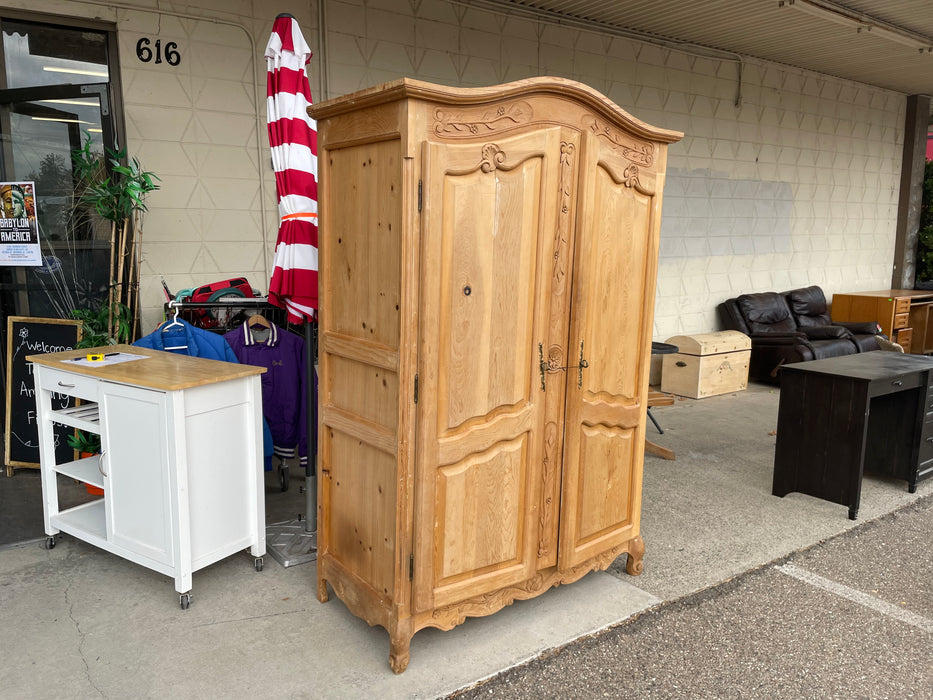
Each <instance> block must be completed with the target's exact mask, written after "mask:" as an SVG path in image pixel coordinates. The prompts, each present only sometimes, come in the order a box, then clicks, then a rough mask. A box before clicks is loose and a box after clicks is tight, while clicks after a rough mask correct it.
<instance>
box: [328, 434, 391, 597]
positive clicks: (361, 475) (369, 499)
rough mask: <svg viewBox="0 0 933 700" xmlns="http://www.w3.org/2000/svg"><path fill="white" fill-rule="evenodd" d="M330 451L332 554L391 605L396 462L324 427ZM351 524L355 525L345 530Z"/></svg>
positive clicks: (329, 487)
mask: <svg viewBox="0 0 933 700" xmlns="http://www.w3.org/2000/svg"><path fill="white" fill-rule="evenodd" d="M323 437H324V439H325V440H326V441H327V442H328V444H327V446H326V449H327V451H328V452H329V453H331V454H333V455H334V459H333V461H332V462H331V463H330V464H329V465H328V466H327V485H326V488H327V489H328V492H329V493H328V500H329V503H330V509H331V518H332V522H330V523H328V524H327V525H328V526H329V527H330V528H332V530H331V532H332V535H331V537H330V539H329V543H328V555H329V556H330V557H333V558H334V559H335V560H336V561H337V562H339V564H340V566H341V567H342V568H343V569H344V571H346V572H348V573H349V574H351V575H352V576H353V577H355V578H356V579H358V580H360V581H365V582H366V583H367V584H368V585H369V586H370V587H371V588H372V593H373V594H374V595H375V596H378V597H379V598H382V599H383V600H385V601H387V602H391V601H393V600H394V598H395V596H396V593H397V592H396V591H395V584H394V583H393V581H394V573H395V548H396V542H395V521H396V507H397V503H396V495H395V494H396V490H395V480H396V467H395V458H394V457H393V456H392V455H390V454H387V453H385V452H382V451H381V450H378V449H375V448H373V447H370V446H368V445H366V444H364V443H363V442H362V441H360V440H359V439H357V438H355V437H354V436H352V435H348V434H345V433H341V432H339V431H338V430H335V429H332V428H331V429H325V433H324V436H323ZM343 522H348V523H353V526H352V527H344V526H342V523H343Z"/></svg>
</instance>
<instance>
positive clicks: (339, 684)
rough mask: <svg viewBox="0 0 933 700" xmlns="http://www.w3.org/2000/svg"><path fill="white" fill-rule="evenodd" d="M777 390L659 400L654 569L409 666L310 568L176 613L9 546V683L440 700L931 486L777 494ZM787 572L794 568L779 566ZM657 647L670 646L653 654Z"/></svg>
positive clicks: (414, 658)
mask: <svg viewBox="0 0 933 700" xmlns="http://www.w3.org/2000/svg"><path fill="white" fill-rule="evenodd" d="M777 406H778V393H777V391H776V390H775V389H773V388H770V387H767V386H764V385H752V386H751V387H750V388H749V389H748V390H746V391H743V392H739V393H736V394H728V395H724V396H720V397H713V398H709V399H704V400H702V401H693V400H689V399H688V400H683V401H677V402H675V404H674V405H673V406H671V407H666V408H660V409H655V410H654V411H653V413H654V415H655V417H656V418H657V419H658V421H659V422H660V424H661V426H662V427H663V428H664V430H665V433H664V435H657V433H656V432H655V431H654V428H653V427H651V426H650V425H649V427H648V430H649V438H650V439H652V440H653V441H655V442H657V443H659V444H663V445H665V446H667V447H670V448H672V449H673V450H674V451H675V452H676V455H677V457H676V460H675V461H673V462H669V461H665V460H662V459H660V458H657V457H653V456H650V455H649V456H647V457H646V460H645V479H644V482H645V487H644V506H643V525H642V533H643V537H644V539H645V542H646V547H647V549H646V554H645V571H644V573H643V574H642V575H641V576H640V577H631V576H628V575H627V574H625V573H624V561H620V562H616V563H615V564H613V566H612V567H611V568H610V569H609V571H607V572H598V573H592V574H589V575H587V576H586V577H584V578H583V579H582V580H580V581H578V582H576V583H574V584H572V585H569V586H562V587H559V588H556V589H553V590H551V591H548V592H547V593H545V594H543V595H541V596H539V597H538V598H535V599H533V600H530V601H522V602H516V603H515V604H514V605H512V606H510V607H508V608H506V609H504V610H502V611H500V612H499V613H497V614H495V615H492V616H490V617H487V618H474V619H469V620H467V621H466V623H464V624H463V625H461V626H459V627H457V628H455V629H454V630H451V631H449V632H440V631H438V630H434V629H427V630H423V631H420V632H418V633H417V634H416V635H415V636H414V638H413V640H412V645H411V663H410V665H409V667H408V670H407V671H406V672H405V673H403V674H401V675H399V676H396V675H394V674H393V673H392V672H391V670H390V669H389V665H388V653H389V641H388V635H387V633H386V632H385V631H384V630H383V629H381V628H370V627H368V626H367V625H366V623H365V622H362V621H361V620H359V619H357V618H355V617H353V616H352V615H350V614H349V612H348V611H347V610H346V608H345V607H344V606H343V604H342V603H341V602H340V601H339V599H337V598H336V597H334V598H332V600H331V602H329V603H327V604H321V603H319V602H318V601H317V599H316V598H315V595H314V591H315V589H316V581H315V565H314V564H313V563H311V564H303V565H301V566H296V567H290V568H288V569H285V568H282V567H281V566H279V565H278V564H277V563H276V562H275V561H274V560H273V559H272V558H271V557H267V563H266V566H265V568H264V570H263V571H262V572H260V573H257V572H255V571H254V569H253V566H252V558H251V557H250V556H249V555H247V554H244V555H242V556H234V557H230V558H228V559H226V560H224V561H222V562H219V563H218V564H216V565H213V566H211V567H209V568H207V569H205V570H202V571H199V572H196V573H195V575H194V588H193V594H194V602H193V603H192V605H191V607H190V609H188V610H187V611H182V610H180V608H179V607H178V602H177V600H178V599H177V595H176V594H175V593H174V590H173V586H172V581H171V580H170V579H168V578H166V577H164V576H161V575H160V574H156V573H154V572H151V571H148V570H146V569H143V568H142V567H139V566H136V565H134V564H131V563H130V562H127V561H124V560H122V559H119V558H118V557H115V556H112V555H110V554H107V553H105V552H102V551H100V550H97V549H95V548H94V547H92V546H90V545H87V544H84V543H82V542H79V541H76V540H74V539H73V538H69V537H61V538H60V540H59V543H58V545H57V546H56V547H55V548H54V549H53V550H50V551H46V550H44V549H43V548H42V547H41V544H40V543H33V544H29V545H28V546H22V547H17V548H13V549H7V550H3V551H0V626H2V629H4V630H5V631H6V634H5V635H4V637H3V641H2V642H0V646H2V653H3V657H4V663H3V665H2V667H0V688H2V689H3V691H2V694H3V697H5V698H6V697H9V698H92V697H105V698H125V697H134V698H143V697H156V698H161V697H172V698H195V697H197V698H216V697H230V696H247V695H253V696H258V697H276V698H328V699H330V698H338V699H339V698H362V697H367V698H368V697H381V698H436V697H443V696H446V695H448V694H450V693H453V692H456V691H457V690H459V689H462V688H467V687H470V686H473V685H474V684H475V683H477V682H478V681H481V680H483V679H486V678H490V677H492V676H494V675H496V674H497V673H499V672H500V671H502V670H504V669H508V668H510V667H513V666H517V665H520V664H523V663H525V662H527V661H529V660H532V659H535V658H537V657H538V656H540V655H541V654H543V653H545V652H547V651H548V650H551V649H555V648H559V647H563V646H565V645H567V644H569V643H571V642H573V641H574V640H577V639H579V638H581V637H585V636H587V635H591V634H593V633H594V632H597V631H599V630H603V629H605V628H608V627H610V626H613V625H617V624H618V623H620V622H623V621H625V620H628V619H630V618H632V617H633V616H634V615H636V614H638V613H640V612H643V611H645V610H648V609H650V608H653V607H656V606H658V605H660V604H661V603H662V602H665V601H674V600H676V599H679V598H681V597H683V596H687V595H689V594H693V593H696V592H698V591H701V590H703V589H706V588H708V587H709V586H712V585H714V584H717V583H719V582H721V581H724V580H726V579H730V578H732V577H735V576H737V575H738V574H742V573H744V572H746V571H748V570H750V569H755V568H758V567H760V566H761V565H762V564H765V563H768V562H771V561H774V560H777V559H779V558H782V557H785V556H786V555H787V554H789V553H791V552H794V551H796V550H799V549H801V548H805V547H810V546H812V545H814V544H816V543H819V542H820V541H822V540H825V539H827V538H830V537H833V536H835V535H838V534H839V533H841V532H844V531H846V530H849V529H851V528H852V527H857V526H858V525H859V524H860V523H864V522H866V521H869V520H872V519H874V518H877V517H879V516H881V515H884V514H886V513H890V512H891V511H894V510H895V509H897V508H899V507H901V506H904V505H906V504H909V503H912V502H914V501H916V500H917V499H919V498H921V497H924V496H926V495H928V494H931V493H933V480H930V481H927V482H923V483H921V484H920V485H919V487H918V490H917V493H915V494H909V493H908V492H907V488H906V484H905V483H903V482H897V481H894V480H888V479H876V478H872V477H866V479H865V481H864V485H863V491H862V504H861V509H860V518H859V520H858V521H856V522H853V521H850V520H848V518H847V517H846V516H847V509H846V508H845V507H844V506H839V505H835V504H831V503H827V502H825V501H820V500H817V499H813V498H810V497H807V496H802V495H799V494H791V495H789V496H787V497H786V498H783V499H782V498H776V497H773V496H771V495H770V494H771V468H772V459H773V450H774V441H775V437H774V435H773V431H774V429H775V426H776V423H777ZM780 575H781V576H786V574H780ZM659 653H660V652H659Z"/></svg>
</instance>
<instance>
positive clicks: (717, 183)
mask: <svg viewBox="0 0 933 700" xmlns="http://www.w3.org/2000/svg"><path fill="white" fill-rule="evenodd" d="M403 5H404V7H401V6H403ZM400 18H401V19H400ZM326 26H327V29H328V31H327V41H328V57H327V58H328V62H327V65H326V66H325V70H327V71H328V85H329V88H330V90H329V92H330V96H336V95H340V94H344V93H347V92H353V91H355V90H359V89H361V88H364V87H368V86H371V85H375V84H378V83H381V82H385V81H387V80H392V79H394V78H397V77H400V76H403V75H407V76H410V77H413V78H418V79H421V80H429V81H434V82H440V83H444V84H450V85H462V86H474V85H490V84H495V83H499V82H506V81H510V80H517V79H519V78H525V77H530V76H535V75H557V76H562V77H566V78H572V79H574V80H579V81H580V82H583V83H586V84H588V85H591V86H592V87H594V88H596V89H597V90H599V91H601V92H603V93H604V94H606V95H607V96H608V97H610V98H611V99H612V100H613V101H615V102H616V104H618V105H619V106H620V107H622V108H623V109H625V110H626V111H628V112H630V113H631V114H632V115H634V116H635V117H637V118H639V119H642V120H643V121H646V122H648V123H650V124H655V125H657V126H661V127H664V128H669V129H677V130H680V131H683V132H685V134H686V136H685V138H684V139H683V141H681V142H680V143H677V144H674V145H672V146H671V148H670V151H669V158H668V178H667V184H666V186H665V191H664V212H663V216H662V224H661V252H660V260H659V272H658V289H657V297H656V304H655V327H654V337H655V339H656V340H665V339H667V338H669V337H671V336H673V335H682V334H690V333H701V332H708V331H711V330H715V329H716V328H718V322H717V318H716V312H715V308H716V305H717V304H718V303H719V302H721V301H722V300H724V299H726V298H728V297H730V296H735V295H737V294H741V293H743V292H752V291H767V290H776V291H781V290H786V289H792V288H794V287H797V286H805V285H809V284H819V285H822V286H823V288H824V291H825V292H826V294H827V296H828V297H829V298H831V296H832V294H833V292H837V291H838V292H842V291H850V290H865V289H882V288H887V287H889V286H890V279H891V268H892V264H893V257H894V240H895V235H894V234H895V225H896V219H897V195H898V191H897V190H898V178H899V174H900V161H901V148H902V145H903V138H904V135H903V122H904V109H905V98H904V96H903V95H900V94H897V93H892V92H888V91H885V90H879V89H876V88H872V87H869V86H865V85H861V84H857V83H853V82H850V81H844V80H839V79H837V78H832V77H829V76H824V75H819V74H815V73H811V72H807V71H802V70H799V69H795V68H791V67H788V66H784V65H778V64H772V63H767V62H763V61H757V60H754V59H750V58H745V59H744V60H743V61H742V63H741V66H740V63H739V62H738V61H736V60H730V59H728V58H712V57H709V56H708V55H700V54H698V53H692V52H689V51H686V50H675V49H672V48H669V47H663V46H657V45H653V44H647V43H643V42H640V41H633V40H630V39H626V38H622V37H613V36H609V35H605V34H599V33H594V32H591V31H586V30H582V29H574V28H568V27H565V26H556V25H552V24H547V23H543V22H537V21H533V20H529V19H519V18H516V17H509V16H506V15H502V14H496V13H492V12H488V11H482V10H478V9H474V8H468V7H465V6H462V5H457V4H454V3H449V2H445V1H444V0H425V1H424V2H421V3H417V4H416V7H415V9H412V8H411V7H408V6H407V4H406V3H396V2H390V1H389V0H382V1H381V2H380V1H375V2H374V1H369V0H333V1H330V2H327V5H326ZM740 67H741V82H740V80H739V76H740Z"/></svg>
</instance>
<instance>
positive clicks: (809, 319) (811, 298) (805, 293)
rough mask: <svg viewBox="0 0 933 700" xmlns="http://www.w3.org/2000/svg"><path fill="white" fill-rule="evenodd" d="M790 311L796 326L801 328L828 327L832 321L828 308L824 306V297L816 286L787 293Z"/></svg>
mask: <svg viewBox="0 0 933 700" xmlns="http://www.w3.org/2000/svg"><path fill="white" fill-rule="evenodd" d="M787 299H788V301H789V303H790V310H791V313H793V315H794V318H795V319H796V320H797V325H799V326H800V327H801V328H806V327H808V326H828V325H830V324H831V323H832V322H833V320H832V318H830V316H829V306H828V305H827V304H826V295H825V294H823V290H822V289H821V288H820V287H818V286H816V285H813V286H810V287H803V288H802V289H794V290H791V291H790V292H787Z"/></svg>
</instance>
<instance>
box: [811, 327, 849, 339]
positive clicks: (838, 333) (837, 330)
mask: <svg viewBox="0 0 933 700" xmlns="http://www.w3.org/2000/svg"><path fill="white" fill-rule="evenodd" d="M800 330H801V331H803V332H804V333H805V334H806V336H807V337H808V338H809V339H810V340H831V339H832V338H850V337H851V335H852V334H851V333H849V331H847V330H846V329H845V328H843V327H842V326H803V327H801V329H800Z"/></svg>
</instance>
